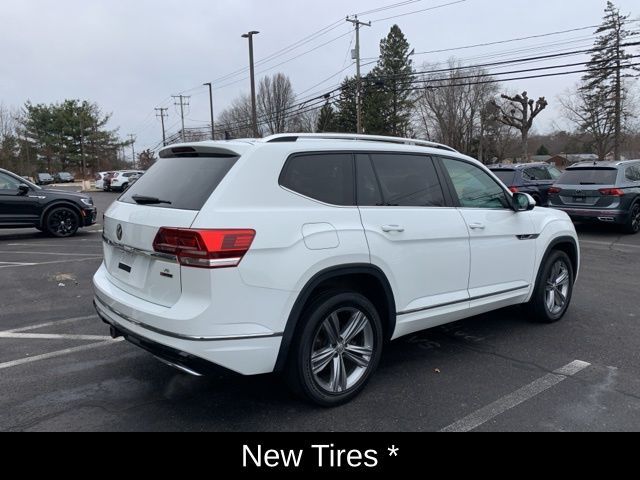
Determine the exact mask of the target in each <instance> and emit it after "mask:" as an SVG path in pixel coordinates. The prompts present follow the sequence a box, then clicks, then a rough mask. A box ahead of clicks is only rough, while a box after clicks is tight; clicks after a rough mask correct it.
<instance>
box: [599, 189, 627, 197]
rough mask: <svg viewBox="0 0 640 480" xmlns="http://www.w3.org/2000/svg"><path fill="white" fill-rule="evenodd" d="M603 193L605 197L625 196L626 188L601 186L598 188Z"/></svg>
mask: <svg viewBox="0 0 640 480" xmlns="http://www.w3.org/2000/svg"><path fill="white" fill-rule="evenodd" d="M598 191H599V192H600V194H601V195H604V196H605V197H622V196H624V190H622V189H620V188H601V189H600V190H598Z"/></svg>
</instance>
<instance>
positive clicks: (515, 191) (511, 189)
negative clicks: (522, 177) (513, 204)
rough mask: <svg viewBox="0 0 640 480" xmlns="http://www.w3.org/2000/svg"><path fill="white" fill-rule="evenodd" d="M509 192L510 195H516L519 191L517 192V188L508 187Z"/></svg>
mask: <svg viewBox="0 0 640 480" xmlns="http://www.w3.org/2000/svg"><path fill="white" fill-rule="evenodd" d="M509 191H510V192H511V193H518V192H519V191H520V190H518V187H509Z"/></svg>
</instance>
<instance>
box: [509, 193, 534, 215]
mask: <svg viewBox="0 0 640 480" xmlns="http://www.w3.org/2000/svg"><path fill="white" fill-rule="evenodd" d="M513 208H514V210H515V211H516V212H529V211H531V210H533V209H534V208H536V201H535V200H534V199H533V197H532V196H531V195H529V194H528V193H521V192H518V193H514V194H513Z"/></svg>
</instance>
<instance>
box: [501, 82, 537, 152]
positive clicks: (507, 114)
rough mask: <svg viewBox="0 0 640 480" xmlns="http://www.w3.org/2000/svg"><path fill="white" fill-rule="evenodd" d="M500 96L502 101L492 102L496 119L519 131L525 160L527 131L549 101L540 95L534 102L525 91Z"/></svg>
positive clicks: (527, 141)
mask: <svg viewBox="0 0 640 480" xmlns="http://www.w3.org/2000/svg"><path fill="white" fill-rule="evenodd" d="M501 98H502V100H503V101H502V102H500V103H498V102H497V101H494V102H493V105H494V107H495V108H496V119H497V120H498V121H499V122H501V123H504V124H505V125H508V126H510V127H513V128H515V129H516V130H518V131H519V132H520V135H521V139H522V160H523V161H526V160H527V158H528V156H529V132H530V131H531V128H532V127H533V121H534V120H535V118H536V117H537V116H538V115H539V114H540V112H542V111H543V110H544V109H545V108H547V106H548V105H549V103H548V102H547V101H546V100H545V98H544V97H540V98H539V99H538V101H537V102H536V101H534V100H533V99H530V98H529V96H528V94H527V92H522V94H517V95H514V96H509V95H501Z"/></svg>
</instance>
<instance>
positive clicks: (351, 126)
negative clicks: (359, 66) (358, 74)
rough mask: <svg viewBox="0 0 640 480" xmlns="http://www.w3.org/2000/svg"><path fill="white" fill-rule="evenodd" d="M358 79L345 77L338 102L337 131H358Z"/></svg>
mask: <svg viewBox="0 0 640 480" xmlns="http://www.w3.org/2000/svg"><path fill="white" fill-rule="evenodd" d="M356 89H357V85H356V79H355V78H352V77H350V78H345V79H344V81H343V82H342V86H341V87H340V97H338V101H337V103H336V106H337V112H336V124H335V126H336V131H337V132H342V133H356V132H357V131H358V125H357V123H358V121H357V108H356Z"/></svg>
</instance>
